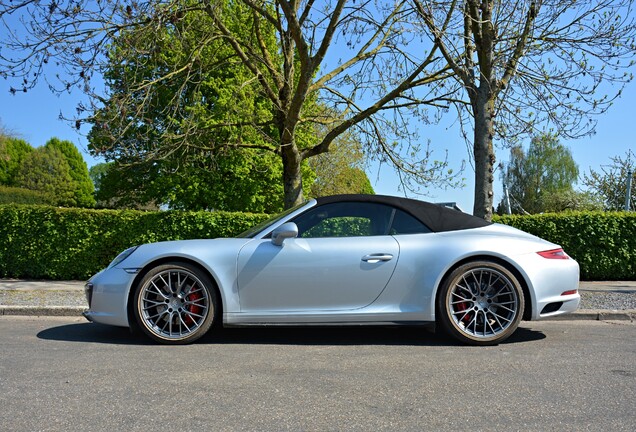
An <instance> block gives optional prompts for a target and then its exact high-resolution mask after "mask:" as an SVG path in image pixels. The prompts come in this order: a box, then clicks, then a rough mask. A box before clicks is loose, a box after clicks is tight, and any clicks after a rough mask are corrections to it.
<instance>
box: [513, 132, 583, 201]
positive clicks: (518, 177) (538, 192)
mask: <svg viewBox="0 0 636 432" xmlns="http://www.w3.org/2000/svg"><path fill="white" fill-rule="evenodd" d="M578 175H579V169H578V166H577V164H576V162H574V159H573V158H572V152H571V151H570V149H569V148H567V147H566V146H564V145H563V144H561V143H560V142H559V140H558V138H557V136H556V135H553V134H542V135H537V136H535V137H534V138H532V140H531V141H530V146H529V148H528V151H527V152H526V151H524V150H523V148H522V147H521V146H516V147H513V148H512V150H511V153H510V162H509V163H508V166H507V167H506V169H505V171H504V173H503V177H504V183H505V184H506V185H507V186H508V191H509V195H510V198H511V201H512V202H513V203H514V205H513V206H512V207H513V209H514V210H515V212H528V213H541V212H546V211H556V210H559V208H558V207H561V206H562V205H564V204H565V203H566V202H567V199H566V196H567V195H570V196H571V195H572V194H573V193H574V189H573V184H574V183H576V181H577V179H578Z"/></svg>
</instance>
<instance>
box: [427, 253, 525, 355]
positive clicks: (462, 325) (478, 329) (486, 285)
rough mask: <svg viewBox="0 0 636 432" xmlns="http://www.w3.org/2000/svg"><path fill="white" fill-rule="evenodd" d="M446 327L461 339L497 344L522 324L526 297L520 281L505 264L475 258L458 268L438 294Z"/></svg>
mask: <svg viewBox="0 0 636 432" xmlns="http://www.w3.org/2000/svg"><path fill="white" fill-rule="evenodd" d="M437 309H438V316H439V320H440V323H441V325H442V328H443V329H444V330H445V331H446V332H447V333H449V334H450V335H451V336H453V337H454V338H456V339H458V340H459V341H461V342H464V343H468V344H472V345H495V344H498V343H500V342H502V341H504V340H505V339H507V338H508V337H509V336H510V335H512V333H514V331H515V330H516V329H517V327H518V326H519V322H520V321H521V318H522V316H523V309H524V297H523V290H522V289H521V286H520V284H519V281H518V280H517V278H515V276H514V275H513V274H512V273H511V272H510V271H508V269H506V268H505V267H503V266H501V265H499V264H497V263H494V262H489V261H475V262H471V263H467V264H464V265H462V266H460V267H458V268H457V269H455V270H454V271H453V272H452V273H451V274H450V276H449V277H448V278H446V280H445V282H444V283H443V285H442V287H441V291H440V293H439V296H438V298H437Z"/></svg>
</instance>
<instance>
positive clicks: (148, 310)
mask: <svg viewBox="0 0 636 432" xmlns="http://www.w3.org/2000/svg"><path fill="white" fill-rule="evenodd" d="M134 298H135V303H134V315H135V319H136V320H137V323H138V324H139V328H140V329H141V330H142V331H143V332H144V333H145V334H146V335H147V336H149V337H150V338H152V339H154V340H155V341H157V342H161V343H164V344H172V345H176V344H188V343H191V342H194V341H195V340H197V339H199V338H200V337H202V336H203V335H205V334H206V333H207V332H208V330H210V327H212V324H214V321H215V318H216V311H217V304H218V298H217V294H216V289H215V285H214V283H213V282H212V280H211V279H210V277H209V276H208V275H207V274H205V273H203V272H202V271H201V270H199V269H198V268H196V267H195V266H193V265H190V264H186V263H167V264H163V265H160V266H157V267H154V268H152V269H151V270H150V271H149V272H148V273H147V274H146V275H145V276H144V277H143V279H142V280H141V282H140V283H139V285H138V286H137V289H136V291H135V297H134Z"/></svg>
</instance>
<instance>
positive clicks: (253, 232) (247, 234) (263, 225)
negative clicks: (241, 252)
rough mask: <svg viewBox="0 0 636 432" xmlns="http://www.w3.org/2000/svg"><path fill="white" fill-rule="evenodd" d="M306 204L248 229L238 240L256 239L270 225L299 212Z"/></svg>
mask: <svg viewBox="0 0 636 432" xmlns="http://www.w3.org/2000/svg"><path fill="white" fill-rule="evenodd" d="M306 204H307V201H305V202H304V203H302V204H298V205H297V206H295V207H292V208H289V209H287V210H285V211H284V212H282V213H279V214H277V215H274V216H272V217H271V218H269V219H267V220H266V221H263V222H261V223H259V224H258V225H256V226H254V227H252V228H250V229H248V230H247V231H244V232H242V233H240V234H239V235H238V236H236V237H238V238H251V237H254V236H255V235H256V234H258V233H259V232H261V231H263V230H264V229H265V228H267V227H268V226H269V225H272V224H274V223H275V222H277V221H279V220H280V219H282V218H284V217H285V216H287V215H289V214H291V213H293V212H295V211H296V210H298V209H299V208H301V207H302V206H304V205H306Z"/></svg>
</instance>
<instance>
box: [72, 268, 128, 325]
mask: <svg viewBox="0 0 636 432" xmlns="http://www.w3.org/2000/svg"><path fill="white" fill-rule="evenodd" d="M135 276H136V275H135V274H130V273H127V272H126V271H125V270H124V269H121V268H116V267H113V268H109V269H106V270H103V271H101V272H99V273H97V274H96V275H95V276H93V277H92V278H91V279H90V280H89V281H88V282H87V283H86V285H85V286H84V292H85V294H86V300H87V301H88V307H89V310H88V311H86V312H84V313H83V315H84V317H85V318H86V319H87V320H89V321H91V322H96V323H101V324H108V325H114V326H121V327H130V323H129V322H128V311H127V307H128V296H129V293H130V287H131V286H132V283H133V281H134V279H135Z"/></svg>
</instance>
